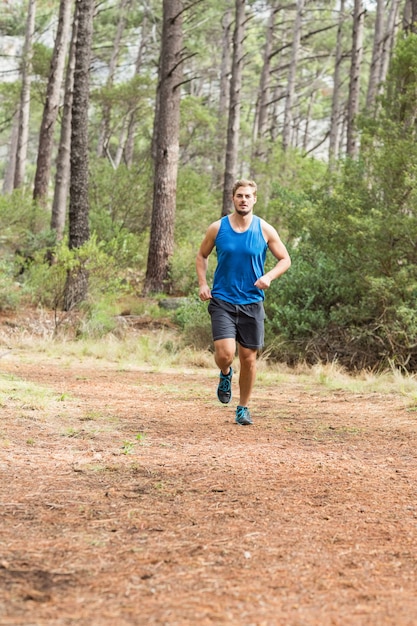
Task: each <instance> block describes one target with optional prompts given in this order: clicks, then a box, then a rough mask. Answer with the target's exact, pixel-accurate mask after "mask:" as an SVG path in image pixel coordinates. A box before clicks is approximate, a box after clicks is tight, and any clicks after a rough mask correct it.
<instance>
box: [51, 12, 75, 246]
mask: <svg viewBox="0 0 417 626" xmlns="http://www.w3.org/2000/svg"><path fill="white" fill-rule="evenodd" d="M77 27H78V10H77V8H76V10H75V13H74V19H73V25H72V37H71V44H70V50H69V55H68V63H67V73H66V78H65V94H64V107H63V114H62V122H61V135H60V140H59V148H58V156H57V159H56V174H55V188H54V199H53V203H52V215H51V230H54V231H55V232H56V238H57V241H60V240H61V239H62V237H63V235H64V229H65V219H66V213H67V197H68V188H69V181H70V154H71V113H72V111H71V110H72V100H73V87H74V69H75V46H76V41H77Z"/></svg>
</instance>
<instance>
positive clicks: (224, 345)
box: [214, 339, 236, 374]
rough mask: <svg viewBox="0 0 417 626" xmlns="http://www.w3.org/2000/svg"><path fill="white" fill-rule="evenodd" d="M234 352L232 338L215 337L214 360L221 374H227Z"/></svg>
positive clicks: (234, 345)
mask: <svg viewBox="0 0 417 626" xmlns="http://www.w3.org/2000/svg"><path fill="white" fill-rule="evenodd" d="M235 353H236V341H235V340H234V339H217V340H216V341H214V360H215V362H216V365H217V367H218V368H219V369H220V370H221V371H222V373H223V374H228V373H229V370H230V366H231V365H232V363H233V359H234V358H235Z"/></svg>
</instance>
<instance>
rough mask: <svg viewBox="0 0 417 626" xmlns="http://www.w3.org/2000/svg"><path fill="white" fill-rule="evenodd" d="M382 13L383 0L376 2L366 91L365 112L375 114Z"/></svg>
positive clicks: (381, 42)
mask: <svg viewBox="0 0 417 626" xmlns="http://www.w3.org/2000/svg"><path fill="white" fill-rule="evenodd" d="M384 11H385V0H377V3H376V16H375V29H374V43H373V47H372V60H371V68H370V71H369V81H368V91H367V94H366V110H367V112H368V113H371V112H372V111H373V112H374V113H375V101H376V96H377V93H378V83H379V77H380V75H381V63H382V50H383V43H384Z"/></svg>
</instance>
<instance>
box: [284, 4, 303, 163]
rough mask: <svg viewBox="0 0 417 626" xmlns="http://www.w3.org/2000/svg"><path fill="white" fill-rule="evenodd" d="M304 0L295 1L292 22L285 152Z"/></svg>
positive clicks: (290, 129) (287, 141) (286, 101)
mask: <svg viewBox="0 0 417 626" xmlns="http://www.w3.org/2000/svg"><path fill="white" fill-rule="evenodd" d="M303 11H304V0H297V14H296V17H295V22H294V31H293V43H292V48H291V59H290V69H289V72H288V82H287V94H286V97H285V111H284V128H283V131H282V147H283V150H284V151H286V150H287V149H288V148H289V147H290V145H291V134H292V107H293V103H294V98H295V77H296V70H297V64H298V55H299V51H300V41H301V26H302V14H303Z"/></svg>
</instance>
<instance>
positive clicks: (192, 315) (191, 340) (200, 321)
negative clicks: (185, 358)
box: [174, 298, 213, 350]
mask: <svg viewBox="0 0 417 626" xmlns="http://www.w3.org/2000/svg"><path fill="white" fill-rule="evenodd" d="M174 320H175V322H176V323H177V324H178V325H179V326H180V328H181V329H182V338H183V341H184V343H185V345H187V346H191V347H193V348H196V349H197V350H207V348H209V347H211V346H212V343H213V342H212V334H211V322H210V315H209V314H208V312H207V302H201V301H200V300H198V299H197V298H195V299H190V301H189V302H188V303H187V304H185V305H184V306H181V307H180V308H179V309H178V310H177V311H176V313H175V315H174Z"/></svg>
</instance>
